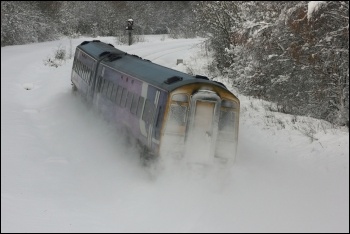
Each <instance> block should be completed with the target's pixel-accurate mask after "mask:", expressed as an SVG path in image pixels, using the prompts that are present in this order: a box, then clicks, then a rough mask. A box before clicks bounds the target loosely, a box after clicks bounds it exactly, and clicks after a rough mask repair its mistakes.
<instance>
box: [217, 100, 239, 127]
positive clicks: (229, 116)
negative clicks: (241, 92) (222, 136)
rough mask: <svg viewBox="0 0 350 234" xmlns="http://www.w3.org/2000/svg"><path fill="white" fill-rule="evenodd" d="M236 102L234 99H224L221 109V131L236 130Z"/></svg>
mask: <svg viewBox="0 0 350 234" xmlns="http://www.w3.org/2000/svg"><path fill="white" fill-rule="evenodd" d="M235 108H236V104H235V103H234V102H232V101H227V100H223V101H222V103H221V109H220V120H219V131H223V132H232V133H233V131H234V122H235V113H234V109H235Z"/></svg>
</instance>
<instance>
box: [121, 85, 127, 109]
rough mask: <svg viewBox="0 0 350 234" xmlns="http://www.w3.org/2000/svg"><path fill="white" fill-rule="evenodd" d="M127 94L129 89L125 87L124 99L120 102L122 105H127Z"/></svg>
mask: <svg viewBox="0 0 350 234" xmlns="http://www.w3.org/2000/svg"><path fill="white" fill-rule="evenodd" d="M127 94H128V90H127V89H126V88H123V93H122V100H121V103H120V106H121V107H125V104H126V98H127Z"/></svg>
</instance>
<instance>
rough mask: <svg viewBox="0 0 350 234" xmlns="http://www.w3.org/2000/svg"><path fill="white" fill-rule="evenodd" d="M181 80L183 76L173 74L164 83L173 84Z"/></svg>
mask: <svg viewBox="0 0 350 234" xmlns="http://www.w3.org/2000/svg"><path fill="white" fill-rule="evenodd" d="M180 80H183V78H182V77H180V76H172V77H170V78H168V79H167V80H166V81H164V83H165V84H172V83H175V82H178V81H180Z"/></svg>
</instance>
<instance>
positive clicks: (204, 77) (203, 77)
mask: <svg viewBox="0 0 350 234" xmlns="http://www.w3.org/2000/svg"><path fill="white" fill-rule="evenodd" d="M195 78H197V79H203V80H209V78H208V77H206V76H201V75H196V76H195Z"/></svg>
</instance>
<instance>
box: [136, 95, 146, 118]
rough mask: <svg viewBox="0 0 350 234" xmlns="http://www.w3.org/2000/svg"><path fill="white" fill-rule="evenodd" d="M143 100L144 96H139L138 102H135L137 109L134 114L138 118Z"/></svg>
mask: <svg viewBox="0 0 350 234" xmlns="http://www.w3.org/2000/svg"><path fill="white" fill-rule="evenodd" d="M144 101H145V98H144V97H140V98H139V103H138V104H137V111H136V116H137V117H138V118H140V117H141V114H142V110H143V102H144Z"/></svg>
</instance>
